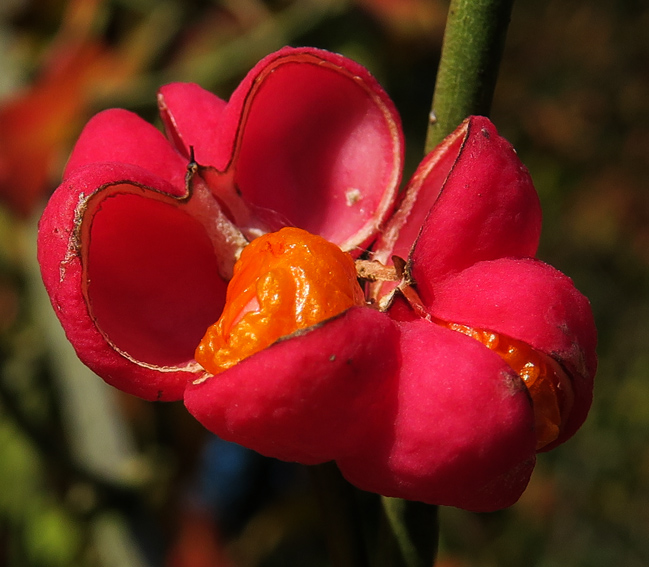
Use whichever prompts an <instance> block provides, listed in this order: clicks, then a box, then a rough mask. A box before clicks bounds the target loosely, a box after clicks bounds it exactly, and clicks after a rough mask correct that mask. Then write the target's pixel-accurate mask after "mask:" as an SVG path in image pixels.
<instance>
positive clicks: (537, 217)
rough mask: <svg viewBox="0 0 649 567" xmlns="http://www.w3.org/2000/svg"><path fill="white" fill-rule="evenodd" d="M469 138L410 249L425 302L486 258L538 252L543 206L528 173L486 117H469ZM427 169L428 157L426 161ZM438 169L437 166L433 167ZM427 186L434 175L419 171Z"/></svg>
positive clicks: (414, 271) (412, 270) (418, 176)
mask: <svg viewBox="0 0 649 567" xmlns="http://www.w3.org/2000/svg"><path fill="white" fill-rule="evenodd" d="M468 120H469V122H468V125H467V126H466V127H467V128H468V131H467V134H466V138H465V140H464V143H463V145H462V148H461V149H460V152H459V155H458V158H457V161H456V162H455V164H454V166H453V168H452V170H451V172H450V174H449V176H448V178H447V179H446V182H445V183H444V185H443V187H442V189H441V193H440V194H439V198H438V199H437V201H435V203H434V205H433V207H432V209H431V210H430V213H429V214H428V216H427V218H426V219H425V221H424V223H423V226H422V229H421V233H420V234H419V237H418V239H417V241H416V243H415V246H414V248H413V250H412V253H411V257H410V262H411V273H412V276H413V277H414V279H415V281H416V282H417V285H418V291H419V293H420V295H421V297H422V299H423V300H424V302H430V301H431V300H432V297H433V296H434V293H435V291H434V286H435V284H436V283H438V282H439V281H441V280H442V279H444V278H445V277H447V276H448V275H449V274H452V273H455V272H458V271H460V270H463V269H465V268H467V267H469V266H471V265H472V264H475V263H476V262H479V261H482V260H493V259H496V258H501V257H504V256H534V254H535V253H536V249H537V246H538V241H539V236H540V232H541V209H540V205H539V200H538V196H537V193H536V190H535V189H534V186H533V184H532V180H531V178H530V176H529V173H528V171H527V169H526V168H525V166H523V164H522V163H521V162H520V160H519V159H518V157H517V155H516V152H515V151H514V149H513V148H512V146H511V145H510V144H509V142H507V141H506V140H505V139H504V138H502V137H500V136H499V135H498V132H497V131H496V128H495V127H494V126H493V124H491V122H489V120H488V119H487V118H484V117H479V116H474V117H471V118H470V119H468ZM421 167H423V168H424V169H426V168H427V162H426V160H425V161H424V163H423V164H422V166H421ZM433 172H434V170H433ZM415 177H416V178H422V179H423V181H422V183H423V184H424V185H425V184H426V183H427V181H428V178H429V177H430V179H431V181H432V182H433V183H438V181H439V180H438V178H437V176H435V175H432V176H431V175H430V174H429V175H426V174H424V175H423V176H422V175H421V174H416V175H415Z"/></svg>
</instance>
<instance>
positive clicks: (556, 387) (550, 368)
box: [442, 322, 572, 450]
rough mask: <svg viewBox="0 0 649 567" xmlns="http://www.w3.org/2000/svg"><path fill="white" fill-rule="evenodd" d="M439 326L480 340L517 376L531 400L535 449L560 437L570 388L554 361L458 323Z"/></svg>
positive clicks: (519, 345)
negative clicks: (525, 387)
mask: <svg viewBox="0 0 649 567" xmlns="http://www.w3.org/2000/svg"><path fill="white" fill-rule="evenodd" d="M442 324H443V325H444V326H445V327H448V328H449V329H452V330H454V331H458V332H460V333H463V334H465V335H468V336H470V337H472V338H474V339H476V340H477V341H480V342H481V343H482V344H483V345H485V346H486V347H488V348H490V349H491V350H493V351H494V352H495V353H497V354H498V355H499V356H500V357H501V358H502V359H503V360H504V361H505V362H506V363H507V364H508V365H509V366H510V367H511V368H512V370H514V372H516V374H518V375H519V376H520V378H521V379H522V380H523V382H524V383H525V386H527V389H528V391H529V393H530V396H531V398H532V404H533V408H534V419H535V429H536V441H537V442H536V448H537V450H538V449H542V448H543V447H545V446H546V445H548V444H549V443H552V441H554V440H555V439H557V438H558V437H559V434H560V433H561V426H562V422H563V420H564V418H565V416H566V414H567V413H568V411H569V409H570V406H571V405H572V387H571V385H570V381H569V379H568V377H567V375H566V374H565V372H564V371H563V370H562V369H561V368H560V367H559V365H558V364H557V363H556V362H554V361H553V360H552V359H551V358H550V357H549V356H546V355H544V354H542V353H539V352H537V351H535V350H534V349H532V348H531V347H530V346H529V345H526V344H525V343H523V342H521V341H516V340H514V339H511V338H509V337H506V336H504V335H500V334H497V333H493V332H491V331H486V330H483V329H475V328H472V327H469V326H466V325H460V324H457V323H447V322H443V323H442Z"/></svg>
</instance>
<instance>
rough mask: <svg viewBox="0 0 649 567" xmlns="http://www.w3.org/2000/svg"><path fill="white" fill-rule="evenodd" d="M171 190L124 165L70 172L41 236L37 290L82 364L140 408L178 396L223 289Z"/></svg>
mask: <svg viewBox="0 0 649 567" xmlns="http://www.w3.org/2000/svg"><path fill="white" fill-rule="evenodd" d="M173 191H174V188H173V186H171V185H169V184H168V183H166V182H165V181H164V180H162V179H159V178H156V177H155V176H153V175H151V174H150V173H148V172H147V171H145V170H143V169H141V168H138V167H135V166H128V165H125V164H119V165H115V164H103V165H102V164H96V165H93V166H87V167H84V168H80V169H77V170H76V171H75V172H73V173H72V174H71V175H70V176H69V177H68V178H67V179H66V181H65V182H64V183H63V184H62V185H61V186H60V187H59V188H58V189H57V191H56V192H55V193H54V195H53V196H52V198H51V199H50V201H49V203H48V206H47V208H46V210H45V212H44V214H43V217H42V219H41V223H40V227H39V240H38V253H39V262H40V264H41V271H42V275H43V281H44V283H45V287H46V288H47V290H48V292H49V294H50V298H51V301H52V304H53V306H54V309H55V312H56V313H57V315H58V317H59V319H60V320H61V323H62V325H63V328H64V329H65V331H66V334H67V336H68V338H69V339H70V342H71V343H72V344H73V346H74V347H75V349H76V351H77V354H78V355H79V358H80V359H81V360H82V361H84V362H85V363H86V364H87V365H88V366H89V367H90V368H91V369H93V370H94V371H95V372H96V373H97V374H99V375H100V376H101V377H102V378H104V379H105V380H106V381H107V382H109V383H110V384H113V385H114V386H116V387H118V388H120V389H121V390H124V391H126V392H129V393H132V394H134V395H137V396H140V397H143V398H146V399H154V400H155V399H161V400H172V399H179V398H181V397H182V392H183V390H184V387H185V383H186V382H187V380H189V379H191V378H192V377H193V376H195V375H197V374H199V373H200V368H198V367H197V364H196V363H195V361H194V360H193V356H194V349H195V347H196V345H197V344H198V342H199V341H200V339H201V337H202V335H203V333H204V332H205V329H206V328H207V327H208V326H209V325H210V324H212V323H213V322H214V321H215V320H216V319H217V318H218V316H219V315H220V312H221V309H222V306H223V302H224V299H225V286H226V282H225V281H223V280H222V279H221V277H220V276H219V273H218V269H217V261H216V257H215V253H214V248H213V246H212V242H211V241H210V239H209V238H208V236H207V232H206V231H205V229H204V227H203V226H202V225H201V224H200V223H199V222H198V221H196V220H195V219H194V218H193V217H192V216H190V215H189V214H187V213H186V212H185V211H184V210H183V208H182V206H181V204H180V201H179V200H178V199H177V198H175V197H174V196H173V195H172V194H170V193H173Z"/></svg>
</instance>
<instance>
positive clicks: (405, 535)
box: [379, 496, 439, 567]
mask: <svg viewBox="0 0 649 567" xmlns="http://www.w3.org/2000/svg"><path fill="white" fill-rule="evenodd" d="M381 503H382V505H383V512H384V514H385V520H386V524H387V525H386V527H387V531H388V533H387V534H385V537H383V538H382V544H383V549H382V553H381V557H380V558H379V559H380V563H379V565H380V567H383V566H385V567H388V566H389V567H431V566H432V565H434V563H435V556H436V555H437V540H438V531H439V526H438V519H437V512H438V508H437V506H429V505H428V504H423V503H421V502H408V501H406V500H401V499H399V498H388V497H386V496H383V497H381Z"/></svg>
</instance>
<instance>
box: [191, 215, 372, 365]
mask: <svg viewBox="0 0 649 567" xmlns="http://www.w3.org/2000/svg"><path fill="white" fill-rule="evenodd" d="M364 303H365V296H364V293H363V290H362V289H361V287H360V285H359V284H358V280H357V279H356V268H355V265H354V260H353V259H352V257H351V256H350V255H349V254H347V253H345V252H343V251H342V250H341V249H340V248H339V247H338V246H336V245H335V244H332V243H331V242H328V241H327V240H325V239H324V238H322V237H320V236H316V235H313V234H310V233H308V232H306V231H305V230H302V229H299V228H293V227H286V228H283V229H281V230H280V231H278V232H274V233H269V234H265V235H263V236H260V237H259V238H257V239H255V240H253V241H252V242H251V243H250V244H249V245H248V246H246V247H245V248H244V249H243V252H242V253H241V257H240V258H239V260H238V261H237V263H236V264H235V266H234V274H233V276H232V279H231V280H230V283H229V284H228V289H227V292H226V300H225V306H224V308H223V313H222V314H221V317H220V318H219V320H218V321H217V322H216V323H214V325H212V326H211V327H210V328H209V329H208V330H207V332H206V334H205V336H204V337H203V339H202V341H201V342H200V344H199V345H198V348H197V349H196V353H195V358H196V361H197V362H198V363H199V364H200V365H201V366H202V367H203V368H205V370H207V371H208V372H210V373H211V374H218V373H219V372H223V371H224V370H227V369H228V368H230V367H231V366H234V365H235V364H237V363H238V362H240V361H241V360H243V359H244V358H247V357H249V356H251V355H252V354H255V353H256V352H259V351H261V350H263V349H264V348H266V347H268V346H270V345H271V344H272V343H274V342H275V341H277V340H278V339H280V338H281V337H284V336H287V335H290V334H291V333H294V332H295V331H297V330H299V329H304V328H306V327H310V326H312V325H315V324H316V323H320V322H321V321H324V320H325V319H329V318H330V317H334V316H335V315H338V314H339V313H342V312H343V311H345V310H346V309H348V308H350V307H352V306H354V305H363V304H364Z"/></svg>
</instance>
